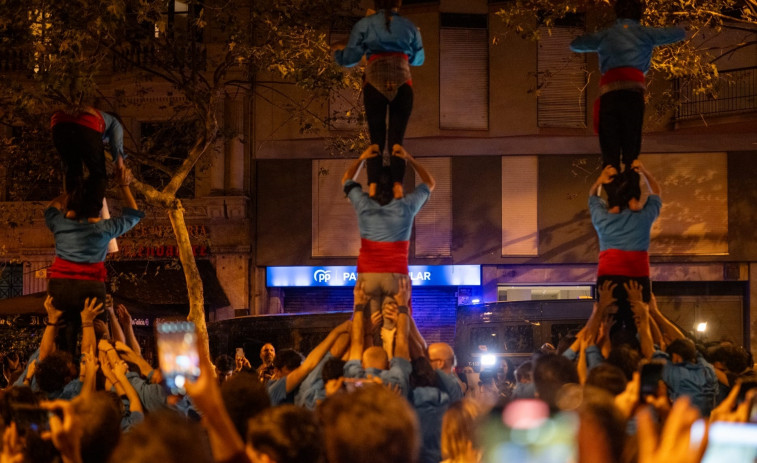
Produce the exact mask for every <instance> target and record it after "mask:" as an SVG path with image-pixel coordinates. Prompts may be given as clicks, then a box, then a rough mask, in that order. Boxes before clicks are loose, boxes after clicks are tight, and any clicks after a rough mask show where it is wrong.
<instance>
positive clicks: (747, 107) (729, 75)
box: [675, 66, 757, 121]
mask: <svg viewBox="0 0 757 463" xmlns="http://www.w3.org/2000/svg"><path fill="white" fill-rule="evenodd" d="M675 86H676V91H677V95H678V103H679V104H678V108H677V110H676V115H675V119H676V120H678V121H681V120H687V119H697V118H700V117H702V116H728V115H734V114H740V113H745V112H751V111H757V66H756V67H747V68H739V69H729V70H726V71H720V73H719V76H718V80H717V81H716V82H715V90H716V91H715V94H716V96H712V95H708V94H698V93H696V92H695V91H694V88H692V86H691V85H689V84H688V82H687V80H686V79H676V81H675Z"/></svg>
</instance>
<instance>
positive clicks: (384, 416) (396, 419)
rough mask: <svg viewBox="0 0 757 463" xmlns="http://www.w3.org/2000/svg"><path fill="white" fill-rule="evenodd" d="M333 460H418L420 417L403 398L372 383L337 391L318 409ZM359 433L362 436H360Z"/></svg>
mask: <svg viewBox="0 0 757 463" xmlns="http://www.w3.org/2000/svg"><path fill="white" fill-rule="evenodd" d="M318 420H319V422H320V423H321V426H322V429H323V435H324V442H325V448H326V460H327V461H328V462H329V463H353V462H360V463H397V462H408V463H414V462H416V461H417V460H418V452H419V450H420V434H419V426H418V418H417V416H416V414H415V411H414V410H413V409H412V408H411V407H410V404H409V403H408V402H407V400H405V399H404V398H403V397H399V396H398V395H397V394H395V393H394V392H392V391H390V390H389V389H387V388H385V387H384V386H379V385H373V384H368V385H366V386H363V387H361V388H358V389H357V390H356V391H355V392H352V393H349V394H335V395H333V396H331V397H329V398H328V399H326V400H325V401H324V402H323V403H322V404H321V405H320V407H319V409H318ZM357 434H359V437H358V435H357Z"/></svg>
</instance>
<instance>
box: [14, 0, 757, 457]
mask: <svg viewBox="0 0 757 463" xmlns="http://www.w3.org/2000/svg"><path fill="white" fill-rule="evenodd" d="M400 3H401V2H399V1H397V0H378V1H377V2H376V11H372V12H370V14H369V15H367V16H366V18H364V19H362V20H361V21H359V22H358V23H357V25H356V26H355V29H354V30H353V32H352V34H351V36H350V39H349V41H347V42H346V43H345V44H342V45H340V46H336V47H335V48H338V50H336V53H335V59H336V60H337V61H338V62H339V63H340V64H343V65H345V66H354V65H355V64H357V63H358V62H360V61H361V60H362V59H363V57H365V58H367V67H366V81H365V104H366V112H367V116H368V117H367V120H368V123H369V129H370V133H371V142H372V145H371V146H370V147H369V148H368V149H367V150H366V151H365V152H364V153H363V154H362V155H361V156H360V157H359V158H358V159H357V160H356V161H355V163H354V164H353V165H351V166H350V167H349V169H348V170H347V171H346V172H345V174H344V176H343V178H342V183H343V188H344V192H345V195H346V196H347V198H348V199H349V200H350V202H351V203H352V205H353V207H354V209H355V212H356V214H357V218H358V225H359V229H360V235H361V249H360V254H359V257H358V279H357V283H356V285H355V287H354V290H353V296H354V312H353V315H352V317H351V319H350V320H348V321H345V322H343V323H341V324H340V325H338V326H336V327H334V328H333V329H332V330H331V331H330V332H329V333H328V335H327V336H326V337H325V338H324V339H323V340H322V341H321V342H320V343H319V344H318V345H317V346H316V347H315V348H314V349H313V350H312V351H310V352H308V353H307V355H302V354H301V353H299V352H297V351H295V350H292V349H286V348H284V349H282V348H281V347H282V346H274V345H272V344H270V343H267V344H265V345H263V346H262V348H261V350H260V363H259V365H255V366H253V365H252V362H250V361H249V359H247V358H246V357H245V355H244V352H242V351H241V350H238V351H237V352H236V353H235V355H234V356H233V357H232V356H231V353H225V354H223V355H221V356H219V357H217V358H216V359H215V361H211V358H210V357H209V355H208V354H207V352H210V348H209V347H210V346H207V345H198V346H195V348H196V352H197V353H198V360H197V362H198V365H197V367H198V368H199V375H197V376H196V377H189V378H186V379H187V381H186V382H185V381H184V380H185V378H184V377H181V384H179V383H178V382H177V383H176V384H177V385H179V386H181V390H185V391H186V393H169V392H168V389H167V388H166V387H165V384H164V383H165V381H164V380H163V379H164V376H167V375H168V374H171V373H169V372H168V371H165V370H161V369H160V368H157V367H156V365H154V364H151V363H150V362H148V361H147V360H146V359H145V358H144V357H143V356H142V350H141V347H140V345H139V343H138V342H137V338H136V336H135V335H134V331H133V329H132V321H131V316H130V314H129V311H128V309H127V308H126V307H124V306H123V305H116V306H115V307H114V305H113V303H112V301H110V300H109V299H108V298H107V297H106V295H105V285H104V280H105V270H104V266H103V261H104V260H105V257H106V253H107V250H108V246H109V243H110V241H111V240H112V239H113V238H115V237H117V236H119V235H121V234H123V233H126V232H127V231H128V230H129V229H130V228H132V227H133V226H135V225H136V223H137V222H138V221H139V220H140V218H141V217H143V213H141V212H140V211H139V210H138V207H137V203H136V201H135V200H134V197H133V196H132V194H131V191H130V189H129V183H130V181H131V174H130V172H129V170H128V169H127V168H126V167H125V165H124V162H123V158H124V153H123V146H122V140H121V137H122V136H121V128H120V124H119V122H118V118H117V117H115V116H113V115H109V114H107V113H104V112H102V111H98V110H96V109H94V108H92V107H87V108H84V109H77V110H75V111H68V112H66V111H63V112H58V113H56V114H55V116H54V117H53V121H52V128H53V137H54V139H55V143H56V147H57V148H58V151H59V153H60V155H61V158H62V161H63V165H64V167H65V168H64V170H65V176H66V182H65V187H66V193H65V194H64V195H62V196H61V197H59V198H56V199H55V200H53V202H52V203H51V204H50V206H49V207H48V209H47V210H46V211H45V219H46V223H47V225H48V227H49V228H50V230H51V232H52V233H53V234H54V237H55V252H56V258H55V262H54V263H53V265H52V267H51V268H50V269H49V271H48V276H49V279H50V281H49V291H48V294H49V295H48V297H47V299H46V301H45V310H46V312H47V319H46V320H47V321H46V325H45V329H44V333H43V335H42V338H41V342H40V345H39V347H38V348H37V349H36V351H35V352H34V353H33V354H32V355H31V357H30V358H29V359H28V360H27V359H24V358H23V355H19V354H18V353H4V355H3V374H4V378H5V380H6V384H7V386H6V387H5V388H4V389H3V390H2V393H1V394H0V425H1V426H2V435H3V440H2V452H0V463H21V462H35V463H36V462H40V463H42V462H58V461H62V462H65V463H105V462H112V463H126V462H146V461H150V462H151V461H156V462H157V461H161V462H168V463H170V462H177V463H185V462H187V461H192V462H217V463H221V462H223V463H244V462H252V463H305V462H308V463H312V462H324V463H326V462H327V463H353V462H361V463H373V462H375V463H399V462H407V463H416V462H418V463H439V462H444V463H479V462H505V461H529V462H572V461H581V462H629V463H632V462H639V463H652V462H670V463H679V462H680V463H690V462H698V461H700V460H701V458H702V455H703V454H704V452H705V451H706V449H707V445H708V441H707V439H706V438H705V439H702V438H701V437H699V436H698V434H697V433H695V432H693V431H692V429H694V427H695V426H699V427H701V426H703V425H702V423H704V426H705V428H706V427H707V426H709V425H711V424H712V423H720V422H742V423H743V422H747V421H750V420H751V419H752V418H754V417H753V416H751V415H752V413H751V411H752V405H753V402H755V399H757V397H755V396H756V395H757V374H756V373H755V371H754V368H753V366H754V361H753V359H752V356H751V354H750V352H748V351H747V350H745V349H744V348H743V347H740V346H738V345H736V344H735V343H733V342H726V341H719V342H712V343H702V342H701V341H699V340H697V338H695V337H693V336H691V335H689V334H687V333H686V332H684V331H682V330H681V329H680V327H678V326H676V324H674V323H673V322H671V321H670V320H669V319H668V318H667V317H665V315H663V313H662V311H661V310H660V308H659V307H658V305H657V301H656V298H655V296H654V293H653V291H652V285H651V281H650V279H649V275H650V273H649V256H648V249H649V242H650V229H651V227H652V224H653V223H654V221H655V220H656V218H657V216H658V215H659V213H660V209H661V207H662V200H661V198H660V194H661V191H660V186H659V184H658V183H657V182H656V181H655V179H654V178H653V177H652V175H651V173H650V172H649V171H648V170H647V169H646V168H645V166H644V165H643V164H642V163H641V162H640V161H639V160H638V159H637V158H638V151H639V148H640V139H641V122H640V121H641V117H642V115H643V90H644V84H643V81H644V73H645V72H646V71H647V69H648V68H649V55H650V54H651V50H652V48H653V47H655V46H657V45H661V44H664V43H670V42H672V41H675V40H680V39H681V38H683V35H682V34H683V32H682V31H680V30H656V29H649V28H642V27H641V26H639V24H638V21H639V18H640V14H641V13H640V10H639V8H638V6H639V2H638V1H634V0H618V1H617V2H616V12H617V14H618V22H617V23H616V25H615V26H613V27H612V28H610V29H608V30H607V31H602V32H600V33H597V34H593V35H591V36H587V37H582V38H578V39H576V41H574V43H573V45H572V48H573V49H574V50H575V51H579V52H588V51H597V52H598V53H599V54H600V65H601V70H602V73H603V80H602V82H601V93H602V97H601V103H602V104H601V110H600V113H599V115H600V120H599V129H600V143H601V145H602V152H603V155H604V165H605V167H604V169H603V171H602V173H601V175H600V176H599V178H598V179H597V181H596V182H595V184H594V185H593V186H592V188H591V190H590V192H589V210H590V212H591V217H592V223H593V225H594V227H595V228H596V230H597V234H598V237H599V244H600V256H599V268H598V272H597V275H598V279H597V294H598V297H597V300H596V302H595V304H594V309H593V311H592V314H591V316H590V317H589V319H588V320H587V321H586V324H585V326H583V328H582V329H580V331H577V332H576V333H574V334H572V335H569V336H566V337H563V338H562V339H560V340H559V341H560V342H559V343H557V347H553V346H551V345H545V346H542V348H541V349H538V350H535V352H534V354H533V356H532V357H531V358H530V359H528V360H526V361H523V362H521V363H519V364H516V363H514V362H513V359H511V358H507V357H501V358H500V360H499V364H495V366H494V367H487V368H480V367H478V368H474V366H472V365H457V361H456V356H455V352H454V348H453V347H452V346H450V345H448V344H446V343H441V342H438V343H432V344H430V345H429V344H427V343H426V340H425V339H424V337H423V336H422V335H421V333H420V331H419V330H418V327H417V326H416V323H415V320H414V319H413V309H412V288H411V282H410V279H409V278H408V249H409V239H410V236H411V234H412V225H413V221H414V217H415V215H416V214H417V213H418V212H419V211H420V209H421V208H422V207H423V205H424V204H425V203H426V201H427V200H428V199H429V197H430V195H431V193H432V191H433V190H434V186H435V180H434V178H433V176H432V175H431V174H430V173H429V172H428V171H427V170H426V169H425V168H424V167H423V166H422V164H421V163H419V162H418V161H417V160H415V159H414V158H413V156H411V155H410V154H409V153H408V152H407V151H406V150H405V148H404V147H403V146H402V143H403V137H404V132H405V127H406V125H407V122H408V120H409V117H410V112H411V109H412V96H413V91H412V79H411V76H410V71H409V66H411V65H413V66H417V65H420V64H422V63H423V60H424V54H423V46H422V43H421V39H420V34H419V33H418V31H417V28H416V27H415V26H414V25H413V24H412V22H410V21H409V20H407V19H406V18H403V17H402V16H400V15H399V6H400ZM628 108H631V109H632V111H631V110H628ZM627 110H628V111H627ZM387 112H388V113H387ZM387 116H388V119H389V123H388V128H387ZM104 141H106V142H109V143H110V144H111V151H112V153H113V154H114V157H113V160H114V164H115V178H116V180H117V182H118V186H119V188H120V190H121V193H122V196H123V200H124V206H125V207H124V208H123V215H122V216H120V217H115V218H109V217H104V216H102V214H101V212H100V209H101V204H102V203H103V198H104V193H105V187H106V186H107V177H106V176H105V172H106V169H105V154H104V151H103V148H102V143H103V142H104ZM386 147H390V148H391V149H390V150H389V152H388V153H387V154H388V156H385V153H384V150H385V148H386ZM621 160H622V163H621ZM363 163H365V164H366V165H367V166H368V169H367V170H368V191H367V192H364V191H363V188H362V186H361V185H360V184H359V183H358V182H357V179H356V178H357V174H358V172H359V170H360V166H361V164H363ZM407 165H409V166H411V167H412V168H413V169H414V170H415V171H416V173H417V174H418V176H419V177H420V180H421V183H420V184H418V185H415V186H414V187H413V188H412V191H411V192H409V193H406V192H405V190H404V187H405V184H404V173H405V168H406V166H407ZM85 166H86V168H87V171H88V173H89V175H88V176H87V177H86V178H85V177H84V176H83V171H84V169H83V167H85ZM641 180H644V181H645V182H646V184H647V188H648V190H649V193H650V194H649V195H648V196H647V198H646V199H645V201H644V202H642V197H641V188H640V182H641ZM603 190H604V192H605V193H606V196H607V200H605V199H604V198H603V197H602V196H601V195H602V191H603ZM187 339H192V340H194V339H195V338H194V337H192V336H189V337H188V338H187ZM196 339H197V340H198V341H197V342H198V343H207V342H208V338H207V336H202V335H200V336H197V337H196ZM193 342H194V341H193ZM277 347H279V349H278V350H277V349H276V348H277ZM699 420H703V421H701V422H700V421H699ZM712 426H714V425H712ZM734 463H736V462H735V461H734Z"/></svg>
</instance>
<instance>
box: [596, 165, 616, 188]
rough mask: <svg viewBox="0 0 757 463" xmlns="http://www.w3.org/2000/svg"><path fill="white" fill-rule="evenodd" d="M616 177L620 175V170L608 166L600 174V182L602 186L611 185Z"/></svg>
mask: <svg viewBox="0 0 757 463" xmlns="http://www.w3.org/2000/svg"><path fill="white" fill-rule="evenodd" d="M616 175H618V170H617V169H615V167H613V166H612V165H609V164H608V165H606V166H605V168H604V169H602V173H601V174H599V182H600V183H602V184H607V183H610V182H612V179H613V178H615V176H616Z"/></svg>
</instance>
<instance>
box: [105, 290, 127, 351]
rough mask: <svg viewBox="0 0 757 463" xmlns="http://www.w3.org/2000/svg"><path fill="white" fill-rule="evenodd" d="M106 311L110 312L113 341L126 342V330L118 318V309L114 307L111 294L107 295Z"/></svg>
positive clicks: (109, 318)
mask: <svg viewBox="0 0 757 463" xmlns="http://www.w3.org/2000/svg"><path fill="white" fill-rule="evenodd" d="M105 311H106V312H107V313H108V323H109V326H110V339H111V341H113V342H116V341H121V342H125V340H126V338H125V337H124V331H123V329H122V328H121V325H120V324H119V322H118V318H116V310H115V308H114V307H113V297H112V296H110V295H108V296H106V297H105Z"/></svg>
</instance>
